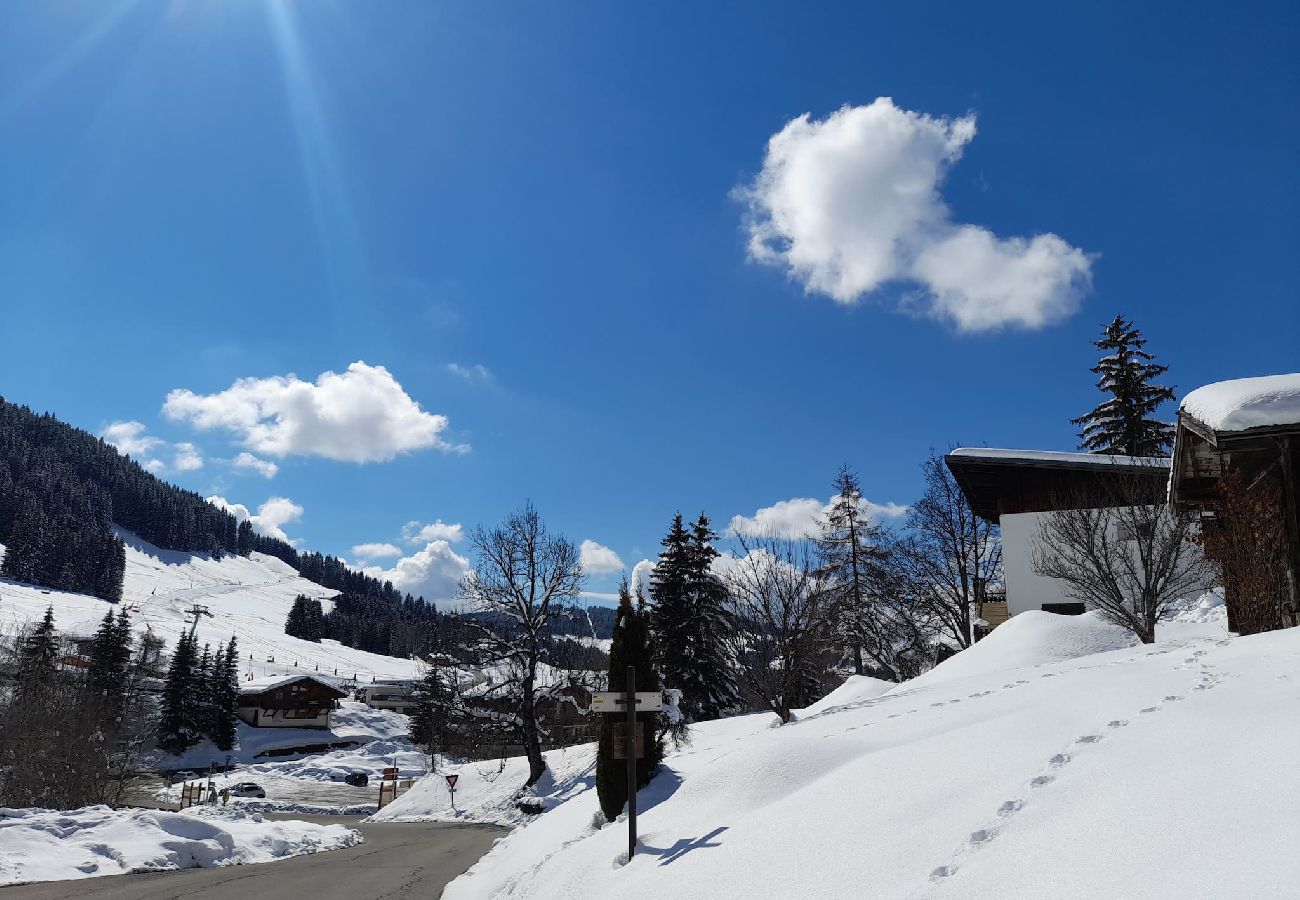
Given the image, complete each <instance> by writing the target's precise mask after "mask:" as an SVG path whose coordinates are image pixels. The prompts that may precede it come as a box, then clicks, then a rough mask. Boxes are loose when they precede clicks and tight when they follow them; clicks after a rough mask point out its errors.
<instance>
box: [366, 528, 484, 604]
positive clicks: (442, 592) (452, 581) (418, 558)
mask: <svg viewBox="0 0 1300 900" xmlns="http://www.w3.org/2000/svg"><path fill="white" fill-rule="evenodd" d="M365 571H366V572H367V573H369V572H371V571H372V570H370V569H367V570H365ZM469 572H470V564H469V560H468V559H466V558H465V557H463V556H461V555H460V554H459V553H457V552H456V551H455V550H453V549H452V548H451V544H449V543H447V542H446V541H430V542H429V543H428V544H426V545H425V546H424V548H423V549H421V550H417V551H416V552H415V553H412V554H411V555H410V556H404V557H402V558H401V559H399V560H397V561H396V562H395V563H393V565H392V567H391V568H389V569H386V570H384V571H382V572H379V573H378V574H376V575H375V576H374V577H376V578H379V579H381V580H383V581H389V582H392V585H393V587H395V588H397V589H398V590H399V591H402V592H403V593H408V594H413V595H415V596H417V597H423V598H424V599H425V600H426V601H428V602H429V603H432V604H434V605H436V606H440V607H442V608H444V609H446V608H449V607H452V606H454V605H455V604H456V602H457V599H458V598H459V596H460V585H461V581H462V579H464V577H465V576H466V575H468V574H469Z"/></svg>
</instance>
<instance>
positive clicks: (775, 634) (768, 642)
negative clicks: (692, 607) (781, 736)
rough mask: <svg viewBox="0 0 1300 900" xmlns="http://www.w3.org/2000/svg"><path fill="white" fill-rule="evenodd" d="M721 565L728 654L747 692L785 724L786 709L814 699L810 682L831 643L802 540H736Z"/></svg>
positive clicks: (826, 605)
mask: <svg viewBox="0 0 1300 900" xmlns="http://www.w3.org/2000/svg"><path fill="white" fill-rule="evenodd" d="M737 543H738V544H739V547H740V551H741V552H740V554H738V555H737V556H736V558H735V559H734V560H732V561H730V562H729V564H728V565H727V566H726V567H725V569H724V571H725V575H724V580H725V582H726V585H727V589H728V602H729V607H730V617H731V624H732V627H731V630H730V631H729V632H728V641H729V642H730V643H731V648H730V650H731V654H732V656H733V658H734V659H735V661H736V664H737V666H738V667H739V670H740V676H741V681H742V682H743V684H744V686H745V687H746V688H747V689H748V691H749V692H750V693H751V694H753V695H754V696H755V697H757V698H758V699H759V700H761V701H762V702H763V704H764V705H765V706H766V707H767V708H768V709H770V710H771V711H772V712H774V713H776V714H777V716H779V717H780V719H781V721H782V722H788V721H790V710H792V709H798V708H799V707H802V706H806V705H807V704H808V703H811V702H812V701H814V700H816V699H817V698H816V697H814V696H810V695H809V694H810V692H809V689H808V688H809V685H808V682H809V679H810V678H813V677H816V676H817V675H819V674H820V672H819V671H818V670H819V664H820V662H821V661H822V657H823V655H824V654H825V651H826V650H827V648H828V645H829V643H830V621H829V613H830V597H829V595H828V593H827V592H826V591H825V590H824V587H823V585H822V584H821V582H820V580H819V579H818V577H817V574H816V560H815V559H814V556H813V550H812V548H811V547H810V546H809V544H808V542H807V541H801V540H794V539H789V538H779V537H764V538H756V539H746V538H743V537H740V538H737Z"/></svg>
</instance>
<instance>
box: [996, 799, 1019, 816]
mask: <svg viewBox="0 0 1300 900" xmlns="http://www.w3.org/2000/svg"><path fill="white" fill-rule="evenodd" d="M1024 805H1025V801H1023V800H1008V801H1007V802H1006V803H1003V804H1002V805H1001V806H999V807H998V815H999V816H1009V815H1011V814H1012V813H1015V812H1019V811H1020V808H1021V807H1022V806H1024Z"/></svg>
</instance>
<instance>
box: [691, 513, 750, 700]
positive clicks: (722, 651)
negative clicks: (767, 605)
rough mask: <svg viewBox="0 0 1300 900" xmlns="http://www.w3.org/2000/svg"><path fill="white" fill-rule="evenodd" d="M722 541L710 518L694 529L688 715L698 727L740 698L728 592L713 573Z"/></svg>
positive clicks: (692, 542)
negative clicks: (717, 547)
mask: <svg viewBox="0 0 1300 900" xmlns="http://www.w3.org/2000/svg"><path fill="white" fill-rule="evenodd" d="M716 538H717V534H715V533H714V531H713V529H712V528H710V527H709V518H708V516H706V515H704V513H700V517H699V519H697V520H696V521H695V524H694V526H692V528H691V540H690V544H689V547H688V554H687V560H688V562H689V569H688V573H689V574H688V585H689V596H690V598H691V607H692V610H691V612H692V615H691V619H690V622H691V625H690V634H689V636H688V639H689V641H690V658H691V674H690V677H689V678H687V680H686V681H685V682H684V684H683V687H682V690H683V702H684V709H685V711H686V713H687V716H688V718H693V719H694V720H695V721H697V722H698V721H704V720H707V719H716V718H718V717H719V716H722V715H723V714H724V713H725V712H726V711H727V710H728V709H730V708H731V707H733V706H735V704H736V700H737V698H738V697H739V696H740V691H739V690H738V689H737V687H736V681H735V676H734V674H733V671H732V665H731V659H730V657H729V656H728V655H727V640H726V637H727V633H728V630H729V629H730V627H731V626H730V623H729V620H728V616H727V587H726V585H725V584H723V582H722V579H721V578H719V577H718V576H717V575H716V574H714V572H713V561H714V560H715V559H717V558H718V556H719V553H718V551H717V550H715V549H714V547H713V541H714V540H715V539H716ZM692 697H693V698H694V699H691V698H692Z"/></svg>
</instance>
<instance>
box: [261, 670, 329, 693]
mask: <svg viewBox="0 0 1300 900" xmlns="http://www.w3.org/2000/svg"><path fill="white" fill-rule="evenodd" d="M304 678H306V679H310V680H311V681H315V682H316V683H318V684H323V685H325V687H327V688H330V689H332V690H336V691H342V690H343V689H342V688H341V687H339V686H338V685H337V684H335V683H334V682H332V681H330V680H329V679H328V678H321V677H320V676H319V675H311V674H308V673H306V672H303V673H301V674H297V675H264V676H262V677H261V678H253V679H250V680H248V681H241V682H239V693H241V694H260V693H262V692H263V691H270V690H274V689H275V688H278V687H282V686H284V685H286V684H292V683H293V682H295V681H301V680H302V679H304ZM345 693H346V692H345Z"/></svg>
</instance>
